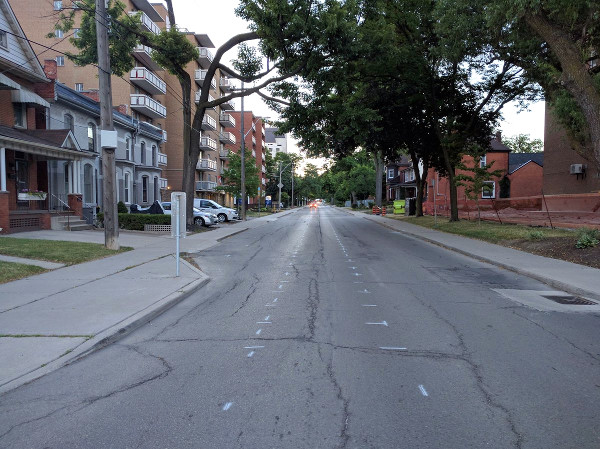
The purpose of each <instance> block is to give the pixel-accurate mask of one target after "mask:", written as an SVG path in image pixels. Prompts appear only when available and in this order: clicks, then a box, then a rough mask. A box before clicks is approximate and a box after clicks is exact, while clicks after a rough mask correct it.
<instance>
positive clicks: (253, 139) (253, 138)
mask: <svg viewBox="0 0 600 449" xmlns="http://www.w3.org/2000/svg"><path fill="white" fill-rule="evenodd" d="M252 145H254V146H256V137H254V136H252Z"/></svg>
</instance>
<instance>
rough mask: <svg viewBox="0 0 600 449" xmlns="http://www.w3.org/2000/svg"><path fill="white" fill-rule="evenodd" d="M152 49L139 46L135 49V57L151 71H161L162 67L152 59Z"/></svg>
mask: <svg viewBox="0 0 600 449" xmlns="http://www.w3.org/2000/svg"><path fill="white" fill-rule="evenodd" d="M151 54H152V49H151V48H150V47H147V46H146V45H142V44H138V45H137V46H136V47H135V48H134V49H133V57H134V58H135V59H137V60H138V61H140V62H141V63H142V64H143V65H145V66H146V67H148V68H150V69H151V70H160V69H161V67H160V66H159V65H158V64H157V63H156V61H154V59H152V56H151Z"/></svg>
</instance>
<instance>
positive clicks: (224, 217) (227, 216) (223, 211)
mask: <svg viewBox="0 0 600 449" xmlns="http://www.w3.org/2000/svg"><path fill="white" fill-rule="evenodd" d="M194 207H197V208H198V209H200V210H203V211H207V212H210V213H213V214H216V216H217V217H218V218H219V221H220V222H224V221H229V220H237V218H238V214H237V212H236V211H235V209H230V208H229V207H223V206H221V205H220V204H219V203H215V202H214V201H212V200H203V199H200V198H194Z"/></svg>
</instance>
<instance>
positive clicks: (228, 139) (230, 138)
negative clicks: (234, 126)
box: [219, 132, 236, 145]
mask: <svg viewBox="0 0 600 449" xmlns="http://www.w3.org/2000/svg"><path fill="white" fill-rule="evenodd" d="M219 142H221V143H229V144H231V145H235V143H236V138H235V136H234V135H233V134H232V133H228V132H222V133H219Z"/></svg>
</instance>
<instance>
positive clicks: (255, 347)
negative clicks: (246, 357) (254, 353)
mask: <svg viewBox="0 0 600 449" xmlns="http://www.w3.org/2000/svg"><path fill="white" fill-rule="evenodd" d="M261 348H264V346H244V349H261Z"/></svg>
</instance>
